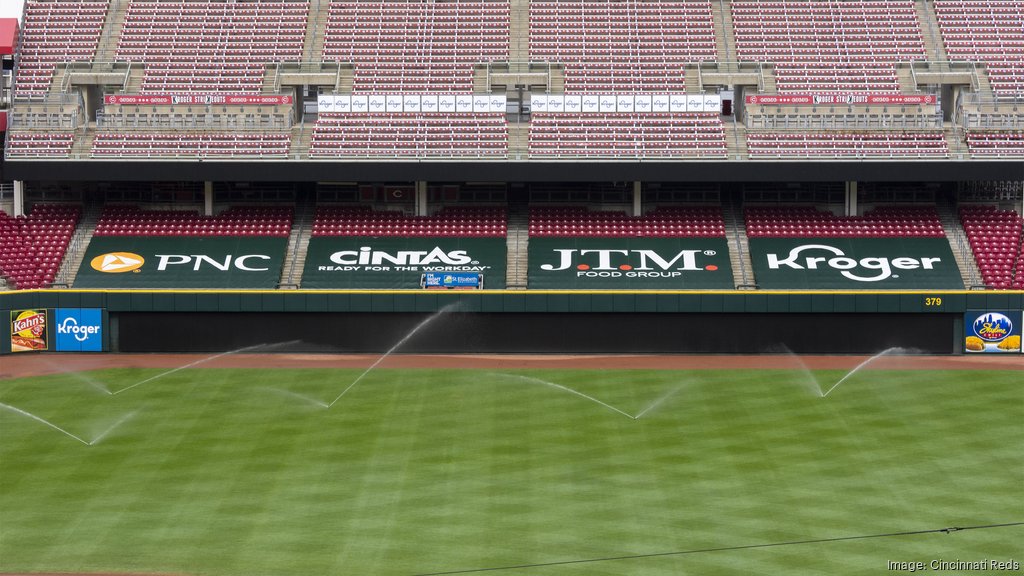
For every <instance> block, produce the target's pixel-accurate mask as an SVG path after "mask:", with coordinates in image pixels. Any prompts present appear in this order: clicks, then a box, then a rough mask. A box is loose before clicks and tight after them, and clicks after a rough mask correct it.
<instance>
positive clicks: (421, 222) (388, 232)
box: [313, 206, 508, 238]
mask: <svg viewBox="0 0 1024 576" xmlns="http://www.w3.org/2000/svg"><path fill="white" fill-rule="evenodd" d="M507 222H508V215H507V212H506V211H505V209H504V208H496V207H444V208H442V209H440V210H439V211H437V212H435V213H434V214H432V215H430V216H410V215H409V214H407V213H405V212H400V211H396V210H387V211H373V210H368V209H365V208H362V209H351V208H347V207H331V206H326V207H318V208H317V211H316V216H315V219H314V221H313V236H407V237H408V236H413V237H419V236H451V237H473V238H488V237H504V236H505V235H506V234H507V232H508V224H507Z"/></svg>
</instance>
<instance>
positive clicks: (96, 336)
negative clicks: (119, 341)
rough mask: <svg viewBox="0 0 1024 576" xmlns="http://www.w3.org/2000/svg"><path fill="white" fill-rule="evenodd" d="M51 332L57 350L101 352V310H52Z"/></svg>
mask: <svg viewBox="0 0 1024 576" xmlns="http://www.w3.org/2000/svg"><path fill="white" fill-rule="evenodd" d="M53 333H54V349H55V350H57V351H58V352H102V351H103V311H102V310H100V309H99V308H57V309H56V310H54V312H53Z"/></svg>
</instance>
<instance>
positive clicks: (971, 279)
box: [935, 199, 982, 288]
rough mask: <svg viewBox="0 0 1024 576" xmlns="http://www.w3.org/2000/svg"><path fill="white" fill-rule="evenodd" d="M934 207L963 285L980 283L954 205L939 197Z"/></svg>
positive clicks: (966, 286) (971, 252)
mask: <svg viewBox="0 0 1024 576" xmlns="http://www.w3.org/2000/svg"><path fill="white" fill-rule="evenodd" d="M935 208H936V210H937V211H938V212H939V219H940V220H941V221H942V229H943V230H944V231H945V232H946V240H949V248H950V249H951V250H952V251H953V259H954V260H956V265H957V267H958V268H959V269H960V277H961V278H963V281H964V287H965V288H970V287H971V286H973V285H979V284H981V283H982V280H981V272H980V271H979V270H978V263H977V262H975V260H974V252H973V251H972V250H971V244H970V242H969V241H968V240H967V233H966V232H964V227H963V225H962V224H961V223H960V218H959V216H958V215H957V212H956V206H955V205H954V204H953V203H952V202H951V201H949V200H943V199H940V200H938V201H936V203H935Z"/></svg>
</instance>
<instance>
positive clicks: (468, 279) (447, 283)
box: [423, 272, 482, 288]
mask: <svg viewBox="0 0 1024 576" xmlns="http://www.w3.org/2000/svg"><path fill="white" fill-rule="evenodd" d="M481 281H482V275H481V274H477V273H474V272H445V273H439V272H427V273H426V274H424V275H423V287H424V288H479V287H480V284H481Z"/></svg>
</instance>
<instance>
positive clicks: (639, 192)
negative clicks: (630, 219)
mask: <svg viewBox="0 0 1024 576" xmlns="http://www.w3.org/2000/svg"><path fill="white" fill-rule="evenodd" d="M643 184H644V183H643V182H640V181H639V180H637V181H636V182H633V216H643V210H644V203H643V196H644V192H643V188H644V186H643Z"/></svg>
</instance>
